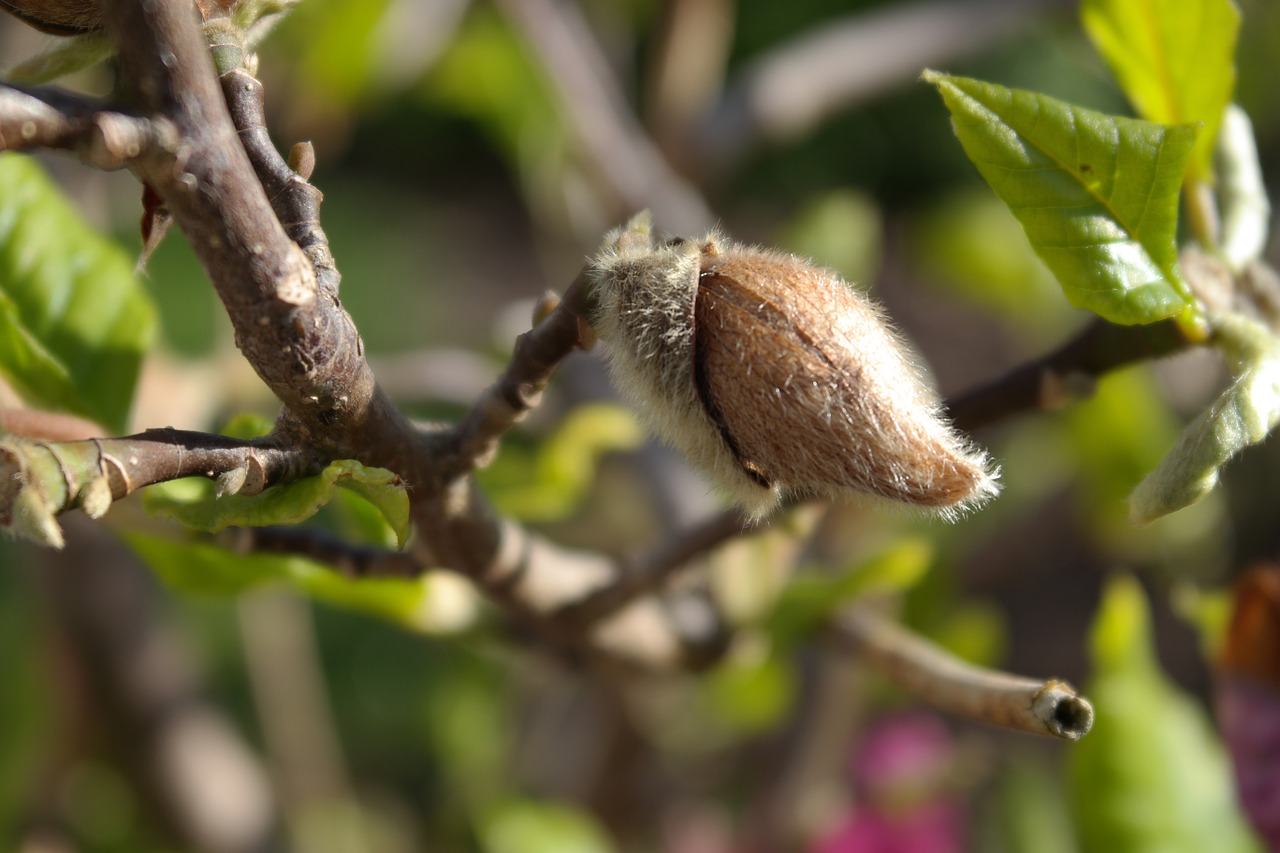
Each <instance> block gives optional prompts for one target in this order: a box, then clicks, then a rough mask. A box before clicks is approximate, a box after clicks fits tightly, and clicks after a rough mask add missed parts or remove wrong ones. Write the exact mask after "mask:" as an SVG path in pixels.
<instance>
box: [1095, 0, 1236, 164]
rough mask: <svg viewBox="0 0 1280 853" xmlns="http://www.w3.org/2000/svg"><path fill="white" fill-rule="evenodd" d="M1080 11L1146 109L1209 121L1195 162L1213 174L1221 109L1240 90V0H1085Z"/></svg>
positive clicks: (1165, 116) (1175, 119)
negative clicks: (1237, 1) (1237, 62)
mask: <svg viewBox="0 0 1280 853" xmlns="http://www.w3.org/2000/svg"><path fill="white" fill-rule="evenodd" d="M1080 12H1081V16H1082V17H1083V19H1084V28H1085V30H1086V31H1087V32H1088V33H1089V37H1090V38H1091V39H1093V43H1094V45H1095V46H1096V47H1097V48H1098V52H1099V53H1101V54H1102V58H1103V59H1105V60H1106V61H1107V64H1108V65H1109V66H1111V71H1112V73H1114V74H1115V75H1116V78H1117V79H1118V80H1119V81H1120V85H1121V86H1122V87H1123V88H1124V91H1125V94H1126V95H1128V96H1129V100H1130V101H1131V102H1132V103H1133V105H1134V108H1135V109H1136V110H1137V111H1138V114H1139V115H1141V116H1142V117H1143V118H1146V119H1149V120H1151V121H1155V122H1160V123H1161V124H1186V123H1189V122H1202V123H1203V124H1204V130H1203V132H1202V133H1201V134H1200V139H1199V141H1198V142H1197V143H1196V150H1195V154H1194V155H1193V156H1192V160H1191V169H1192V174H1193V175H1195V176H1197V177H1206V176H1207V175H1208V174H1209V169H1210V160H1211V158H1212V156H1213V144H1214V140H1215V139H1216V138H1217V135H1218V125H1219V123H1220V122H1221V121H1222V111H1223V110H1224V109H1226V106H1227V104H1228V103H1230V101H1231V94H1232V91H1233V90H1234V89H1235V82H1236V67H1235V50H1236V33H1237V32H1238V30H1239V29H1240V10H1239V9H1237V8H1236V5H1235V3H1233V2H1231V0H1084V3H1083V4H1082V6H1081V9H1080Z"/></svg>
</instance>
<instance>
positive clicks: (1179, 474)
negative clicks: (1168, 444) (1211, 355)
mask: <svg viewBox="0 0 1280 853" xmlns="http://www.w3.org/2000/svg"><path fill="white" fill-rule="evenodd" d="M1215 334H1216V335H1217V339H1218V342H1219V344H1220V347H1221V349H1222V351H1223V354H1224V355H1226V356H1227V359H1228V360H1229V361H1230V362H1231V363H1232V365H1233V368H1234V371H1235V374H1236V378H1235V381H1234V382H1232V383H1231V385H1230V386H1229V387H1228V388H1227V389H1226V390H1225V391H1223V392H1222V395H1221V396H1220V397H1218V399H1217V400H1215V401H1214V403H1213V405H1211V406H1210V407H1209V408H1208V409H1206V410H1205V411H1204V412H1203V413H1202V414H1201V415H1200V416H1199V417H1198V418H1196V419H1195V420H1194V421H1192V422H1191V424H1190V425H1188V426H1187V428H1186V429H1185V430H1184V431H1183V433H1182V437H1181V438H1179V439H1178V443H1177V444H1175V445H1174V447H1173V449H1172V450H1170V451H1169V453H1168V455H1167V456H1165V458H1164V459H1163V461H1161V463H1160V464H1159V465H1158V466H1157V467H1156V469H1155V470H1154V471H1152V472H1151V473H1150V474H1148V475H1147V477H1146V479H1144V480H1143V481H1142V482H1141V483H1139V484H1138V486H1137V488H1135V489H1134V490H1133V494H1132V495H1130V496H1129V515H1130V518H1132V519H1133V521H1134V522H1136V523H1139V524H1143V523H1146V522H1148V521H1152V520H1154V519H1156V518H1159V517H1160V516H1162V515H1167V514H1168V513H1171V512H1173V511H1174V510H1178V509H1182V508H1183V507H1185V506H1189V505H1190V504H1193V503H1195V502H1196V501H1198V500H1200V499H1201V498H1203V497H1204V496H1205V495H1207V494H1208V493H1209V492H1211V491H1212V490H1213V488H1214V486H1216V485H1217V484H1218V476H1219V472H1220V470H1221V468H1222V466H1223V465H1225V464H1226V463H1227V461H1228V460H1229V459H1231V457H1232V456H1235V455H1236V454H1237V453H1239V452H1240V451H1241V450H1243V449H1244V448H1246V447H1248V446H1249V445H1251V444H1257V443H1258V442H1260V441H1262V440H1263V439H1264V438H1266V437H1267V436H1268V435H1269V434H1270V433H1271V430H1272V429H1273V428H1274V427H1275V425H1276V423H1277V422H1280V338H1277V337H1276V336H1275V335H1273V334H1272V333H1271V332H1270V331H1269V330H1268V329H1267V328H1265V327H1264V326H1262V325H1261V324H1259V323H1257V322H1255V321H1253V320H1250V319H1248V318H1246V317H1242V316H1239V315H1227V316H1224V317H1221V318H1218V319H1217V320H1215Z"/></svg>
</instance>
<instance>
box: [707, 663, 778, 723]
mask: <svg viewBox="0 0 1280 853" xmlns="http://www.w3.org/2000/svg"><path fill="white" fill-rule="evenodd" d="M700 688H701V695H702V697H703V700H704V701H705V702H706V705H707V710H708V711H709V712H710V714H711V715H712V716H713V717H714V719H715V723H716V726H717V728H718V729H724V730H727V731H729V732H731V733H736V734H739V735H750V734H758V733H761V732H764V731H768V730H769V729H772V728H774V727H776V726H778V725H780V724H781V723H782V721H783V720H784V719H785V718H786V716H787V713H788V712H789V711H790V710H791V708H792V706H793V704H794V699H795V696H796V692H797V690H798V689H799V685H798V684H797V680H796V676H795V673H794V672H793V671H792V669H791V668H790V667H789V666H788V665H787V664H786V663H785V662H784V661H783V660H782V659H781V658H779V657H778V656H777V655H759V656H756V657H753V658H751V659H749V660H736V659H733V658H730V659H729V660H727V661H725V662H724V663H723V664H722V665H720V666H718V667H716V668H715V669H714V670H712V671H711V672H710V673H708V674H707V675H706V676H705V677H704V678H703V680H702V682H701V684H700Z"/></svg>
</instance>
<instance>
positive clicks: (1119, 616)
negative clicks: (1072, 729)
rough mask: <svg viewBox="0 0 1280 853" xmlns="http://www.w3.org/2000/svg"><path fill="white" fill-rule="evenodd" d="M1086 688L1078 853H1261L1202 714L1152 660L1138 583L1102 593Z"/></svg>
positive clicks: (1076, 750)
mask: <svg viewBox="0 0 1280 853" xmlns="http://www.w3.org/2000/svg"><path fill="white" fill-rule="evenodd" d="M1091 647H1092V658H1093V667H1094V678H1093V681H1092V684H1090V685H1089V687H1088V689H1087V690H1086V691H1085V692H1086V693H1087V694H1088V695H1089V698H1090V699H1092V700H1093V706H1094V711H1095V714H1096V717H1095V722H1094V726H1093V730H1092V731H1091V732H1090V734H1089V737H1087V738H1084V739H1083V740H1081V741H1080V742H1079V743H1078V744H1075V745H1074V746H1073V747H1072V749H1071V764H1070V773H1069V785H1070V797H1071V805H1072V810H1073V812H1074V813H1075V822H1076V827H1077V829H1078V830H1079V832H1080V841H1081V844H1080V846H1081V848H1082V849H1084V850H1124V851H1126V853H1182V851H1185V853H1200V851H1204V850H1213V851H1215V853H1236V851H1259V850H1260V849H1261V848H1260V846H1259V845H1258V844H1257V843H1256V842H1255V841H1254V840H1253V839H1252V837H1251V835H1250V832H1249V830H1248V829H1247V827H1246V824H1245V822H1244V820H1243V818H1242V817H1241V815H1240V812H1239V809H1238V807H1237V806H1236V803H1235V799H1234V789H1233V784H1232V779H1231V773H1230V769H1229V767H1228V764H1227V761H1226V757H1225V755H1224V753H1223V750H1222V747H1221V744H1220V743H1219V742H1218V740H1217V738H1216V736H1215V734H1214V732H1213V729H1212V727H1211V725H1210V723H1209V720H1208V718H1207V716H1206V715H1205V713H1204V710H1203V709H1202V708H1201V707H1200V706H1199V705H1198V704H1197V703H1196V702H1195V701H1193V700H1192V699H1191V698H1190V697H1188V696H1186V695H1185V694H1183V693H1182V692H1181V691H1179V690H1178V689H1177V688H1175V687H1174V685H1173V684H1171V683H1170V682H1169V681H1168V679H1167V678H1165V676H1164V674H1163V673H1162V672H1161V670H1160V667H1159V664H1158V663H1157V661H1156V656H1155V651H1154V648H1153V646H1152V640H1151V624H1150V616H1149V614H1148V612H1147V604H1146V600H1145V598H1144V597H1143V594H1142V591H1141V589H1140V588H1139V586H1138V584H1137V582H1136V581H1134V580H1133V579H1132V578H1122V579H1119V580H1116V581H1113V582H1112V583H1111V584H1110V585H1109V586H1108V587H1107V589H1106V591H1105V594H1104V596H1103V601H1102V606H1101V608H1100V610H1099V611H1098V615H1097V617H1096V620H1095V622H1094V626H1093V630H1092V634H1091Z"/></svg>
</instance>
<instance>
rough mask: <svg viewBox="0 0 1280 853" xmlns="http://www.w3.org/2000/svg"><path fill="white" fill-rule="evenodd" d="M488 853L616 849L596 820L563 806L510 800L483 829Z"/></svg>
mask: <svg viewBox="0 0 1280 853" xmlns="http://www.w3.org/2000/svg"><path fill="white" fill-rule="evenodd" d="M479 832H480V849H481V850H483V851H484V853H610V851H612V850H613V849H614V847H613V845H612V844H611V843H610V842H609V839H608V837H607V836H606V835H605V833H604V831H603V830H602V829H601V828H600V826H599V825H597V824H596V822H595V820H594V819H593V818H592V817H591V816H590V815H588V814H587V813H586V812H585V811H582V810H581V809H577V808H574V807H573V806H570V805H565V804H563V803H552V802H541V801H537V800H507V801H505V802H502V803H499V804H497V805H495V806H493V807H492V808H491V809H489V810H488V812H487V813H486V814H485V815H484V816H483V817H482V819H481V820H480V825H479Z"/></svg>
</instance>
